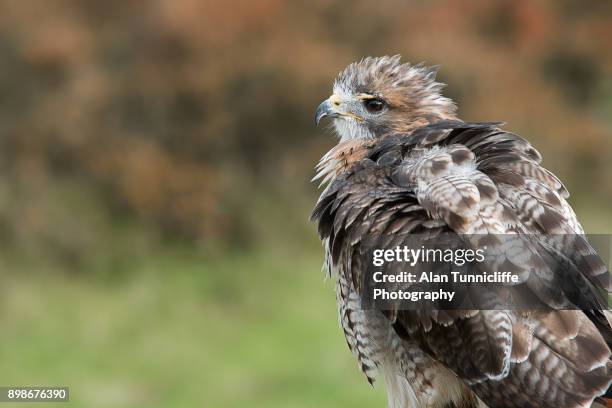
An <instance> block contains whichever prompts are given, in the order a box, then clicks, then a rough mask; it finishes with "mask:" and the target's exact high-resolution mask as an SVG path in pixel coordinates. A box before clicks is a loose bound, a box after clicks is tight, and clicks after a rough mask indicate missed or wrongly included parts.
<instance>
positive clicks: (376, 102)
mask: <svg viewBox="0 0 612 408" xmlns="http://www.w3.org/2000/svg"><path fill="white" fill-rule="evenodd" d="M363 104H364V105H365V108H366V109H367V111H368V112H370V113H378V112H380V111H381V110H383V108H384V107H385V102H384V101H382V100H381V99H376V98H375V99H368V100H366V101H364V102H363Z"/></svg>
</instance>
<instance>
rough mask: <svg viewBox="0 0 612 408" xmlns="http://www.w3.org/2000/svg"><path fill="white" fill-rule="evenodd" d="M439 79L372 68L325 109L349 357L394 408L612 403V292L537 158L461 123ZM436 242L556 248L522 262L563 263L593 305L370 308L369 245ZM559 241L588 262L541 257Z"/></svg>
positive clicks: (330, 263)
mask: <svg viewBox="0 0 612 408" xmlns="http://www.w3.org/2000/svg"><path fill="white" fill-rule="evenodd" d="M436 71H437V68H428V67H425V66H424V65H422V64H418V65H410V64H408V63H402V62H401V61H400V57H399V56H384V57H378V58H372V57H368V58H365V59H363V60H361V61H359V62H356V63H353V64H351V65H349V66H348V67H347V68H346V69H345V70H344V71H342V72H341V73H340V74H339V76H338V77H337V79H336V80H335V82H334V85H333V94H332V95H331V96H330V97H329V98H328V99H327V100H325V101H324V102H322V103H321V104H320V105H319V107H318V108H317V110H316V115H315V116H316V117H315V119H316V122H317V124H319V122H320V121H321V120H322V119H323V118H324V117H327V118H328V119H331V121H332V123H333V129H334V130H335V132H336V133H337V136H338V137H339V142H338V144H337V145H336V146H335V147H333V148H332V149H331V150H330V151H329V152H328V153H327V154H325V155H324V156H323V158H322V159H321V161H320V163H319V164H318V166H317V170H318V174H317V176H315V179H321V180H322V185H323V186H324V188H323V191H322V193H321V196H320V198H319V200H318V202H317V204H316V206H315V208H314V210H313V213H312V220H313V221H314V222H316V223H317V225H318V233H319V236H320V239H321V240H322V242H323V246H324V249H325V255H326V256H325V258H326V259H325V263H324V269H326V271H327V273H328V274H329V276H332V277H333V278H334V281H335V289H336V299H337V305H338V311H339V319H340V324H341V326H342V329H343V331H344V335H345V337H346V341H347V343H348V346H349V348H350V350H351V351H352V353H353V354H354V356H355V357H356V359H357V360H358V365H359V367H360V369H361V371H362V372H363V374H365V376H366V378H367V380H368V381H369V382H370V383H373V382H374V381H375V380H376V379H378V378H382V379H383V380H384V383H385V385H386V390H387V396H388V406H389V407H391V408H408V407H411V408H412V407H455V408H468V407H478V406H488V407H491V408H494V407H517V408H519V407H521V408H522V407H550V408H552V407H590V406H595V405H596V404H601V403H604V404H605V403H606V401H607V400H606V397H605V394H606V392H607V390H608V388H609V387H610V384H611V383H612V371H611V369H612V363H611V352H610V339H611V338H612V336H611V334H612V330H611V326H610V317H609V316H610V314H609V312H608V310H607V306H606V304H605V302H601V301H598V300H596V299H600V298H601V297H602V295H601V294H605V293H609V292H610V279H609V271H608V269H607V267H606V266H605V264H604V263H603V262H601V260H600V258H599V257H598V256H597V254H596V253H595V252H594V250H593V249H592V247H591V246H590V245H589V243H588V242H587V237H586V236H585V235H584V231H583V229H582V227H581V226H580V223H579V222H578V220H577V219H576V215H575V214H574V211H573V210H572V208H571V207H570V205H569V204H568V202H567V201H566V200H567V198H568V197H569V194H568V192H567V190H566V189H565V187H564V186H563V184H562V183H561V182H560V181H559V179H558V178H557V177H555V175H554V174H553V173H551V172H550V171H548V170H547V169H545V168H544V167H543V166H542V165H541V156H540V153H539V152H538V151H537V150H536V149H535V148H534V147H533V146H532V145H531V144H530V143H529V142H527V141H526V140H525V139H523V138H521V137H520V136H518V135H516V134H514V133H510V132H508V131H505V130H503V129H502V128H501V126H502V124H501V123H497V122H495V123H494V122H487V123H470V122H464V121H462V120H460V119H459V118H458V116H457V113H456V106H455V104H454V103H453V102H452V101H451V100H450V99H449V98H446V97H444V96H443V95H442V94H441V90H442V87H443V85H442V84H441V83H439V82H437V81H436V78H435V76H436ZM439 232H445V233H448V234H489V235H495V234H516V235H517V236H523V235H521V234H524V236H529V237H531V238H530V240H529V242H532V243H533V245H535V246H537V247H538V248H547V249H546V250H538V251H535V252H533V253H532V254H531V255H526V254H519V255H520V256H519V257H518V258H522V261H521V262H523V264H521V262H515V263H516V264H520V265H523V267H524V268H525V269H526V270H535V269H533V268H537V267H538V265H537V262H538V260H540V262H541V261H542V259H544V258H541V257H540V254H541V253H543V252H547V253H549V254H553V255H554V256H555V257H559V259H560V258H563V259H564V260H565V261H566V262H567V263H568V264H569V265H570V266H571V268H570V272H568V276H567V277H566V278H567V279H566V278H564V280H568V279H569V281H570V282H578V283H579V284H576V285H574V283H572V286H580V285H582V286H581V287H582V288H583V289H584V291H583V292H582V295H583V296H586V297H587V298H588V297H589V296H592V299H591V300H592V303H591V306H590V307H589V308H579V307H556V306H555V304H554V302H551V303H547V300H546V298H545V297H546V294H543V295H542V294H540V295H542V298H543V299H544V300H543V302H544V303H545V304H546V305H548V306H547V307H544V308H539V309H538V310H533V311H530V310H506V309H497V308H492V309H479V310H454V311H453V310H451V311H444V310H414V309H413V310H404V309H401V308H397V309H395V310H393V308H391V310H379V309H375V308H364V307H363V306H362V300H363V296H364V293H363V291H364V287H363V284H362V282H363V279H364V276H363V275H364V274H365V273H367V270H368V269H367V268H366V267H365V266H364V263H366V262H367V260H366V259H364V258H365V250H364V246H365V243H364V240H365V239H366V237H375V238H379V239H380V240H381V242H391V243H396V242H395V241H401V239H403V238H402V237H407V236H410V235H411V234H430V235H431V234H437V233H439ZM555 234H558V235H568V236H573V237H575V239H577V240H579V241H580V243H581V244H580V249H579V250H577V251H575V253H562V252H563V251H557V252H555V248H554V247H551V246H550V245H548V246H547V245H546V239H547V238H546V237H549V236H552V235H555ZM394 240H395V241H394ZM553 258H554V257H553ZM598 293H599V295H598ZM598 296H599V297H598ZM604 299H605V297H604ZM475 309H477V308H475Z"/></svg>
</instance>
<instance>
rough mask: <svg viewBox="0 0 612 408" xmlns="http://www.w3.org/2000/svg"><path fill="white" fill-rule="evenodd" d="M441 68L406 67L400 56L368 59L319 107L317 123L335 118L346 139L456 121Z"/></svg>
mask: <svg viewBox="0 0 612 408" xmlns="http://www.w3.org/2000/svg"><path fill="white" fill-rule="evenodd" d="M435 75H436V68H428V67H425V66H423V65H410V64H407V63H406V64H402V63H401V62H400V56H399V55H396V56H393V57H389V56H385V57H378V58H372V57H368V58H365V59H363V60H361V61H359V62H355V63H353V64H351V65H349V66H348V67H347V68H346V69H345V70H344V71H342V72H341V73H340V75H338V78H337V79H336V81H335V82H334V89H333V92H334V93H333V95H332V96H330V97H329V98H328V99H327V100H325V101H323V103H321V104H320V105H319V107H318V108H317V112H316V117H315V119H316V122H317V124H318V123H319V122H320V121H321V119H322V118H323V117H326V116H327V117H330V118H333V122H334V127H335V128H336V131H337V132H338V134H339V135H340V137H341V139H342V140H348V139H359V138H374V137H381V136H384V135H386V134H389V133H397V132H400V133H401V132H409V131H411V130H412V129H414V128H416V127H419V126H422V125H426V124H427V123H432V122H435V121H438V120H442V119H456V116H455V111H456V107H455V104H454V103H453V102H452V101H451V100H450V99H448V98H445V97H443V96H442V95H441V94H440V90H441V89H442V86H443V85H442V84H441V83H439V82H436V81H435Z"/></svg>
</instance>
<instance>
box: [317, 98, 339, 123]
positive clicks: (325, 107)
mask: <svg viewBox="0 0 612 408" xmlns="http://www.w3.org/2000/svg"><path fill="white" fill-rule="evenodd" d="M326 116H329V117H338V116H339V114H338V112H337V111H336V110H335V109H334V107H333V105H332V104H331V102H330V101H329V99H326V100H324V101H323V102H321V104H320V105H319V106H318V107H317V111H316V112H315V123H316V125H317V126H319V122H321V119H323V118H324V117H326Z"/></svg>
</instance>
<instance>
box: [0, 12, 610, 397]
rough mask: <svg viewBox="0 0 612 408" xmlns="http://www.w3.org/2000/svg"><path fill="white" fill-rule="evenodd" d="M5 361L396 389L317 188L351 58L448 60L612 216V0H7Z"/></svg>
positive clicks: (453, 72)
mask: <svg viewBox="0 0 612 408" xmlns="http://www.w3.org/2000/svg"><path fill="white" fill-rule="evenodd" d="M1 6H2V12H1V13H0V274H1V278H2V284H1V285H0V326H1V327H2V335H1V337H0V338H1V340H0V385H68V386H70V387H71V399H72V404H71V405H72V406H87V407H108V406H113V407H133V406H144V405H145V404H146V406H149V407H169V406H172V407H193V406H200V407H244V406H249V407H313V406H317V407H338V406H351V407H371V406H384V399H385V397H384V392H383V391H382V389H381V387H380V386H376V387H375V389H374V390H372V388H371V387H370V386H369V385H368V384H367V383H366V381H365V379H364V378H362V376H361V374H360V373H359V371H358V370H357V367H356V363H355V362H354V360H353V357H352V356H351V354H350V352H349V351H348V348H347V347H346V345H345V342H344V339H343V335H342V333H341V330H340V329H339V326H338V323H337V315H336V309H335V301H334V294H333V285H332V283H331V282H324V279H323V274H322V273H321V272H320V266H321V262H322V259H323V255H322V250H321V248H320V245H319V243H318V240H317V237H316V234H315V229H314V226H312V225H310V223H309V222H308V217H309V212H310V209H311V208H312V206H313V203H314V202H315V200H316V197H317V191H316V185H314V184H311V183H310V182H309V180H310V178H311V177H312V176H313V174H314V172H313V167H314V165H315V164H316V162H317V161H318V159H319V157H321V156H322V155H323V154H324V153H325V152H326V151H327V150H328V149H329V148H330V147H331V146H332V145H334V143H335V142H336V139H335V138H334V137H333V136H332V135H331V134H330V133H329V132H328V131H326V130H325V129H316V128H315V127H314V125H313V113H314V109H315V107H316V106H317V105H318V103H319V102H320V101H321V100H322V99H324V98H326V97H327V96H329V94H330V93H331V83H332V80H333V78H334V77H335V76H336V75H337V73H338V71H340V70H341V69H343V68H344V67H345V66H346V65H347V64H348V63H350V62H352V61H355V60H358V59H361V58H362V57H365V56H368V55H383V54H402V56H403V59H404V61H410V62H413V63H417V62H422V61H424V62H426V63H428V64H431V65H436V64H439V65H441V69H440V72H439V76H438V78H439V79H440V80H441V81H443V82H445V83H447V84H448V86H447V88H446V94H447V95H448V96H450V97H452V98H453V99H454V100H455V101H456V102H457V103H458V105H459V107H460V115H461V117H462V118H463V119H465V120H473V121H499V120H501V121H505V122H506V123H507V125H506V128H507V129H510V130H512V131H515V132H518V133H520V134H521V135H523V136H525V137H526V138H528V139H529V140H530V141H531V142H532V143H533V144H534V145H535V146H536V147H537V148H538V149H539V150H540V151H541V152H542V153H543V155H544V158H545V165H546V166H547V167H548V168H550V169H551V170H553V171H554V172H555V173H556V174H557V175H559V176H560V177H561V179H562V180H563V181H564V182H565V183H566V185H567V187H568V188H569V190H570V191H571V192H572V198H571V203H572V205H574V207H575V209H576V212H577V214H578V216H579V218H580V219H581V220H582V222H583V224H584V225H585V227H586V229H587V231H588V232H590V233H611V232H612V205H611V204H610V203H611V202H612V182H611V179H612V155H611V151H612V136H611V135H612V114H611V113H612V47H610V38H612V3H611V2H609V1H606V0H599V1H590V2H588V3H585V2H581V1H578V0H576V1H570V0H548V1H544V0H543V1H537V2H534V1H522V0H521V1H516V0H507V1H495V2H491V1H489V0H469V1H462V2H454V1H453V2H451V1H438V0H433V1H427V2H426V1H393V0H390V1H383V2H380V1H379V2H376V4H372V2H366V1H355V2H350V3H341V2H330V1H324V0H313V1H310V2H308V4H307V6H306V5H305V4H304V3H302V2H284V1H280V0H257V1H238V0H226V1H223V2H212V1H207V0H156V1H155V0H151V1H125V0H107V1H104V2H102V1H97V0H54V1H41V0H38V1H37V0H3V1H2V2H1Z"/></svg>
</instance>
